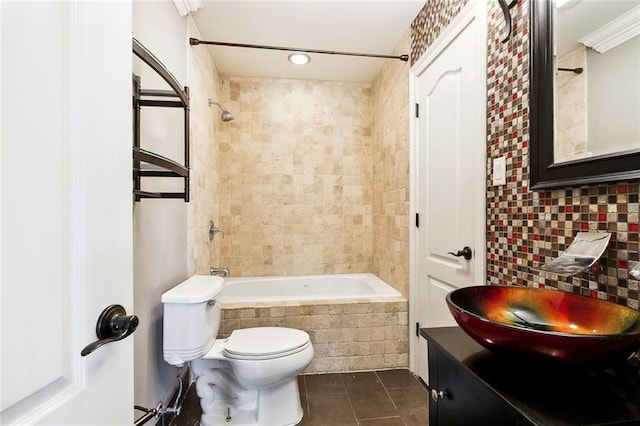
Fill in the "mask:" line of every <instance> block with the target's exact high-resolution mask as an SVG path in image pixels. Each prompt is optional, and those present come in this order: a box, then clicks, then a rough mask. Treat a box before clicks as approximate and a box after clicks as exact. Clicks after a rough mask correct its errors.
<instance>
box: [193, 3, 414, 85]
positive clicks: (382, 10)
mask: <svg viewBox="0 0 640 426" xmlns="http://www.w3.org/2000/svg"><path fill="white" fill-rule="evenodd" d="M424 3H425V0H419V1H414V0H386V1H385V0H378V1H372V0H369V1H367V0H359V1H335V0H334V1H330V0H324V1H322V0H321V1H307V0H288V1H265V0H262V1H243V0H235V1H217V0H205V1H203V4H204V7H203V8H200V9H198V10H197V11H195V12H192V15H193V18H194V20H195V22H196V24H197V26H198V29H199V30H200V33H201V34H202V38H201V39H202V40H209V41H217V42H229V43H243V44H259V45H268V46H283V47H294V48H306V49H319V50H330V51H343V52H344V51H346V52H357V53H373V54H383V55H391V54H393V50H394V48H395V47H396V46H397V44H398V42H399V41H400V39H401V38H402V36H403V35H404V34H405V33H406V32H407V31H408V30H409V28H410V26H411V22H412V21H413V19H414V18H415V17H416V15H417V14H418V12H419V11H420V9H421V8H422V6H423V5H424ZM192 48H193V49H209V51H210V52H211V55H212V57H213V59H214V62H215V64H216V67H217V68H218V72H219V73H220V74H222V75H229V76H252V77H272V78H294V79H313V80H330V81H359V82H371V81H373V80H374V79H375V77H376V75H377V74H378V72H379V71H380V68H381V67H382V65H384V63H385V61H386V60H385V59H372V58H362V57H349V56H341V55H323V54H314V53H312V54H310V56H311V62H310V63H309V64H307V65H303V66H294V65H292V64H290V63H289V62H288V61H287V56H288V55H289V53H290V52H283V51H269V50H259V49H249V48H238V47H221V46H205V45H199V46H193V47H192ZM397 54H410V52H409V51H406V52H404V51H403V52H398V53H397ZM395 60H397V59H395Z"/></svg>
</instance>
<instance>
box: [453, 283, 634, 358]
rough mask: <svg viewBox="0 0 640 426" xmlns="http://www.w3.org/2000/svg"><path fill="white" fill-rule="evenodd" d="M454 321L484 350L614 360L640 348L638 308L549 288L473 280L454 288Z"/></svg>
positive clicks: (537, 355) (547, 356) (629, 354)
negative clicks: (475, 282)
mask: <svg viewBox="0 0 640 426" xmlns="http://www.w3.org/2000/svg"><path fill="white" fill-rule="evenodd" d="M447 305H448V306H449V310H450V311H451V313H452V314H453V317H454V318H455V320H456V322H457V323H458V325H460V328H462V329H463V330H464V331H465V332H466V333H467V334H468V335H469V336H471V337H472V338H473V339H474V340H476V341H477V342H478V343H480V344H481V345H483V346H484V347H486V348H487V349H489V350H492V351H496V352H510V353H519V354H526V355H531V356H535V357H538V358H543V359H550V360H556V361H563V362H567V363H571V364H574V365H580V364H588V363H596V362H608V363H610V362H619V361H624V360H626V359H628V358H629V357H631V356H632V355H633V354H634V353H636V352H637V351H638V350H639V349H640V312H639V311H637V310H635V309H631V308H628V307H625V306H621V305H617V304H615V303H611V302H607V301H604V300H600V299H595V298H591V297H587V296H580V295H577V294H571V293H566V292H563V291H558V290H551V289H538V288H530V287H512V286H506V287H504V286H478V287H465V288H461V289H458V290H454V291H452V292H451V293H449V294H448V295H447Z"/></svg>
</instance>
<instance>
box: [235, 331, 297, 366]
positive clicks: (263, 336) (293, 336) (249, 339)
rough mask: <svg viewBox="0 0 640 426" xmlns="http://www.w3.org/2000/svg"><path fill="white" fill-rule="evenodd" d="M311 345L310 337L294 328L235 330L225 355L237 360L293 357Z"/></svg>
mask: <svg viewBox="0 0 640 426" xmlns="http://www.w3.org/2000/svg"><path fill="white" fill-rule="evenodd" d="M309 345H310V342H309V335H308V334H307V333H306V332H304V331H302V330H296V329H294V328H286V327H255V328H243V329H240V330H235V331H233V332H232V333H231V336H229V339H228V340H227V343H226V344H225V347H224V354H225V356H228V357H230V358H236V359H248V358H251V359H256V358H259V359H269V358H277V357H281V356H286V355H291V354H294V353H296V352H300V351H301V350H304V349H305V348H307V347H308V346H309Z"/></svg>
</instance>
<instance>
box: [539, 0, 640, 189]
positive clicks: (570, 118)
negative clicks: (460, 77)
mask: <svg viewBox="0 0 640 426" xmlns="http://www.w3.org/2000/svg"><path fill="white" fill-rule="evenodd" d="M562 3H564V4H562ZM598 3H606V6H605V9H606V12H603V11H595V12H593V11H591V12H589V11H588V10H587V11H586V12H585V10H586V9H590V8H591V9H594V8H595V7H597V6H598ZM530 4H531V26H530V29H531V34H530V35H531V41H530V58H531V67H530V82H531V85H530V87H531V92H530V94H531V95H530V96H531V116H530V119H531V120H530V122H531V129H530V130H531V133H530V138H531V140H530V142H531V143H530V147H529V148H530V185H531V188H532V189H544V188H554V187H569V186H577V185H584V184H590V183H597V182H613V181H619V180H629V179H637V178H640V77H639V76H640V71H639V70H640V55H639V54H638V53H637V52H638V50H637V49H639V48H640V47H639V46H640V36H639V35H638V33H637V32H636V33H635V34H631V36H630V35H629V31H628V30H629V28H630V27H631V28H633V27H634V25H633V24H632V23H630V22H629V21H624V19H627V20H628V19H631V20H632V21H633V20H636V21H635V22H636V24H635V27H638V24H640V8H638V7H640V2H639V1H638V0H616V1H611V0H602V1H593V0H589V1H586V0H582V1H580V0H569V1H568V2H561V1H558V2H557V4H558V5H559V6H560V7H559V8H557V9H556V2H553V1H548V0H532V1H531V3H530ZM589 13H591V14H589ZM589 16H591V18H589ZM616 19H617V20H618V21H620V20H622V25H621V26H620V27H621V28H623V29H624V30H623V31H618V34H620V33H626V35H624V34H623V35H622V36H620V35H619V36H618V37H617V38H616V37H612V36H611V34H612V30H611V25H607V24H610V23H611V22H612V21H614V22H615V21H616ZM560 26H562V27H560ZM607 27H608V28H609V29H608V30H607ZM603 28H605V30H603ZM613 28H614V29H613V34H615V25H613ZM598 31H600V33H602V31H605V35H607V36H606V37H604V38H603V37H601V39H605V40H607V41H608V42H609V44H608V45H606V46H605V47H603V46H602V43H600V44H598V43H597V42H594V41H593V37H591V39H590V38H589V36H592V35H593V34H594V33H596V35H597V32H598ZM606 31H609V33H606ZM625 37H626V40H623V41H621V40H622V39H624V38H625ZM611 39H613V40H615V42H613V46H612V45H611V44H612V43H611V42H610V40H611ZM596 40H597V38H596ZM627 43H629V44H627ZM634 43H635V44H634ZM625 49H630V50H628V51H627V52H626V54H625ZM599 50H600V51H599ZM601 51H604V52H601ZM629 52H631V54H630V53H629ZM634 52H635V54H633V53H634ZM614 57H617V58H618V59H615V60H614ZM620 59H622V61H623V62H625V61H626V63H625V64H624V65H620V62H616V61H618V60H620ZM614 63H617V64H618V65H617V66H614ZM603 65H606V66H603ZM632 67H638V68H632ZM625 75H626V77H623V76H625ZM623 78H626V79H627V80H624V81H623ZM619 83H624V84H623V85H620V84H619ZM618 86H619V87H620V89H618V88H617V87H618ZM616 90H618V94H617V95H615V96H614V99H611V98H606V97H602V94H603V93H604V94H611V93H615V92H616ZM621 93H622V94H621ZM567 94H568V95H569V96H568V97H567ZM624 97H627V98H628V100H627V101H625V100H624V99H623V98H624ZM625 102H626V103H625ZM567 109H568V111H567Z"/></svg>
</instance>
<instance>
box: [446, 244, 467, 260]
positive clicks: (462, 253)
mask: <svg viewBox="0 0 640 426" xmlns="http://www.w3.org/2000/svg"><path fill="white" fill-rule="evenodd" d="M447 254H450V255H452V256H455V257H461V256H462V257H464V258H465V259H467V260H469V259H471V257H473V251H471V248H470V247H469V246H466V247H464V248H463V249H462V250H458V252H457V253H454V252H452V251H450V252H448V253H447Z"/></svg>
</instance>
